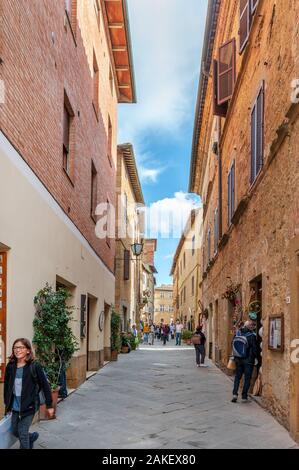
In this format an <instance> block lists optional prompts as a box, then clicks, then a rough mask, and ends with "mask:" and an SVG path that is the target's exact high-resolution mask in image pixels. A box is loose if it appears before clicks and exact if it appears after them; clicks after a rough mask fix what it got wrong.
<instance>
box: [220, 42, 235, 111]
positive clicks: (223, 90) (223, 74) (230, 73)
mask: <svg viewBox="0 0 299 470" xmlns="http://www.w3.org/2000/svg"><path fill="white" fill-rule="evenodd" d="M217 80H218V95H217V98H218V105H219V106H221V105H222V104H224V103H227V101H229V100H230V99H231V98H232V96H233V92H234V86H235V80H236V40H235V39H232V40H230V41H228V42H227V43H226V44H223V46H221V47H220V48H219V59H218V74H217Z"/></svg>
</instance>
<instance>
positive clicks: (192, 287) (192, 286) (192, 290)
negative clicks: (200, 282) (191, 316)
mask: <svg viewBox="0 0 299 470" xmlns="http://www.w3.org/2000/svg"><path fill="white" fill-rule="evenodd" d="M191 292H192V295H194V276H192V281H191Z"/></svg>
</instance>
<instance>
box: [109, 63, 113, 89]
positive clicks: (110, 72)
mask: <svg viewBox="0 0 299 470" xmlns="http://www.w3.org/2000/svg"><path fill="white" fill-rule="evenodd" d="M109 83H110V90H111V95H112V96H113V73H112V68H111V66H110V68H109Z"/></svg>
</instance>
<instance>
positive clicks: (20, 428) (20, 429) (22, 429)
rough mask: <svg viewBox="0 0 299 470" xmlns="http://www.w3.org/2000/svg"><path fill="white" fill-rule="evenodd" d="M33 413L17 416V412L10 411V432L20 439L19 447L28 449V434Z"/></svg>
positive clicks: (29, 446)
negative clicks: (21, 416)
mask: <svg viewBox="0 0 299 470" xmlns="http://www.w3.org/2000/svg"><path fill="white" fill-rule="evenodd" d="M33 417H34V415H30V416H26V417H24V418H21V419H20V417H19V413H18V412H16V411H13V412H12V418H11V427H12V433H13V435H14V436H15V437H17V438H18V439H19V441H20V449H30V448H31V445H30V436H31V434H29V428H30V426H31V424H32V421H33Z"/></svg>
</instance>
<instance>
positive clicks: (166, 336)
mask: <svg viewBox="0 0 299 470" xmlns="http://www.w3.org/2000/svg"><path fill="white" fill-rule="evenodd" d="M167 341H168V335H163V344H164V346H165V344H166V342H167Z"/></svg>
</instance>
